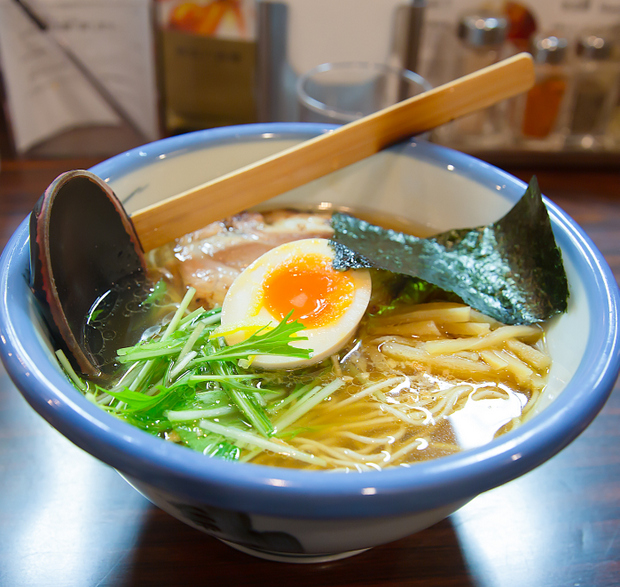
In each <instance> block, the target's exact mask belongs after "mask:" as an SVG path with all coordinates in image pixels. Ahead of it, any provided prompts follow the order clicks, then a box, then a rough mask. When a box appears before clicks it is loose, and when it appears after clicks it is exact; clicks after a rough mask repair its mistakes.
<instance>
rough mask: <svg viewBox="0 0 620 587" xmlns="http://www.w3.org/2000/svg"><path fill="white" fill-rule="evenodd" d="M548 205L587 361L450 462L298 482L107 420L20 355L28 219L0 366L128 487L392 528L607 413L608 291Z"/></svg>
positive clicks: (459, 164)
mask: <svg viewBox="0 0 620 587" xmlns="http://www.w3.org/2000/svg"><path fill="white" fill-rule="evenodd" d="M333 128H335V127H334V126H331V125H322V124H311V123H268V124H252V125H243V126H238V127H224V128H217V129H209V130H205V131H198V132H195V133H189V134H188V135H181V136H177V137H171V138H167V139H163V140H160V141H156V142H154V143H150V144H149V145H145V146H142V147H138V148H136V149H132V150H131V151H128V152H127V153H123V154H120V155H117V156H115V157H113V158H111V159H109V160H107V161H105V162H103V163H100V164H99V165H96V166H94V167H93V168H92V171H93V172H95V173H97V174H98V175H100V176H101V177H104V178H105V179H106V180H109V179H110V177H112V176H113V175H115V174H117V175H119V176H120V175H124V174H125V173H128V172H129V171H131V170H133V169H135V168H137V167H139V166H141V165H142V164H144V163H145V162H150V161H151V160H153V161H154V160H155V159H156V158H158V157H159V155H161V153H167V154H168V155H169V156H173V155H179V154H181V153H183V152H185V151H187V150H193V149H196V148H205V147H208V146H209V145H215V144H217V145H219V144H222V142H235V141H237V140H239V139H244V140H264V139H265V138H274V139H282V138H300V139H301V138H309V137H310V136H314V135H316V134H318V133H321V132H326V131H329V130H332V129H333ZM394 149H398V153H399V154H400V153H405V154H407V155H409V156H412V157H416V158H419V159H422V160H424V161H428V162H430V163H432V164H436V165H438V166H442V165H454V166H455V167H456V169H457V170H458V173H460V174H461V175H464V176H466V177H469V178H471V179H473V180H475V181H477V182H479V183H482V184H483V185H487V186H493V187H495V186H498V185H502V186H506V190H505V195H506V197H508V198H510V199H511V200H515V201H516V197H515V195H516V194H519V195H521V194H522V193H523V192H524V191H525V188H526V184H525V183H524V182H522V181H521V180H518V179H517V178H514V177H513V176H511V175H509V174H508V173H506V172H504V171H502V170H500V169H497V168H496V167H494V166H492V165H490V164H488V163H485V162H482V161H479V160H477V159H475V158H473V157H471V156H469V155H466V154H463V153H460V152H457V151H453V150H451V149H449V148H446V147H441V146H439V145H435V144H431V143H427V142H425V141H422V140H417V139H413V140H410V141H407V142H406V143H404V144H401V145H398V146H396V147H394ZM113 172H114V173H113ZM545 203H546V205H547V207H548V209H549V214H550V217H551V220H552V225H553V227H554V232H555V233H556V239H557V241H558V244H559V245H560V246H561V247H562V249H563V250H564V251H568V252H570V253H571V256H570V259H571V261H572V262H573V264H574V265H575V268H576V271H577V273H579V274H580V275H584V276H585V277H586V278H584V279H583V286H584V288H585V292H586V295H587V298H588V300H589V301H590V303H589V311H590V317H591V319H590V334H589V337H588V341H587V344H586V348H585V352H584V356H583V358H582V360H581V362H580V364H579V366H578V368H577V371H576V372H575V374H574V376H573V378H572V380H571V382H570V383H569V384H568V385H567V387H566V388H565V389H564V390H563V391H562V393H560V394H559V395H558V396H557V397H556V398H555V399H554V401H553V402H552V403H551V404H550V405H548V406H547V407H546V408H545V409H544V413H545V414H546V417H545V418H541V417H534V418H532V419H531V420H529V421H528V422H526V423H524V424H523V425H521V426H520V427H518V428H517V429H516V430H514V431H511V432H509V433H507V434H505V435H502V436H500V437H499V438H496V439H494V440H493V441H492V442H490V443H488V444H486V445H484V446H481V447H477V448H473V449H469V450H466V451H463V452H461V453H457V454H455V455H451V456H447V457H442V458H439V459H434V460H430V461H425V462H421V463H417V464H415V465H413V466H411V467H407V468H405V467H399V468H392V469H386V470H384V471H381V472H372V471H369V472H364V473H363V474H357V473H355V474H338V473H334V474H327V473H323V472H312V471H299V470H292V469H283V468H275V467H268V466H263V465H252V464H246V463H230V462H227V461H223V460H218V459H205V457H204V456H203V455H201V454H199V453H195V452H193V451H190V450H188V449H186V448H184V447H180V446H177V445H174V444H172V443H168V442H162V441H161V439H158V438H156V437H153V436H151V435H149V434H147V433H145V432H143V431H141V430H138V429H136V428H134V427H132V426H131V425H129V424H127V423H125V422H123V421H120V420H118V419H116V418H114V417H113V416H111V415H109V414H107V413H106V412H104V411H103V410H101V409H100V408H98V407H97V406H95V405H93V404H92V403H91V402H89V401H88V400H87V399H86V398H85V397H84V396H82V395H81V394H80V393H79V392H78V391H77V390H76V389H75V388H74V387H73V386H72V385H71V384H70V383H69V382H68V380H66V378H64V376H63V375H62V374H60V373H59V372H56V370H55V369H54V368H52V367H51V366H49V365H48V366H47V368H46V365H45V363H46V361H47V355H46V351H47V347H46V345H45V343H44V341H40V340H39V343H40V344H37V345H34V348H29V350H28V352H27V351H26V344H27V341H28V340H30V339H32V338H33V337H34V340H37V338H38V337H37V335H36V329H35V327H34V325H33V324H32V321H31V319H30V318H31V317H30V315H29V313H28V302H27V301H26V302H25V301H24V299H25V298H27V296H24V286H25V284H24V280H26V281H27V275H26V274H27V272H28V259H29V239H28V218H26V219H25V220H24V221H23V222H22V224H21V225H20V227H19V228H18V229H17V230H16V232H15V233H14V234H13V236H12V237H11V239H10V241H9V243H8V244H7V246H6V247H5V249H4V251H3V253H2V257H1V258H0V334H1V336H0V355H1V358H2V360H3V362H4V364H5V367H6V369H7V372H8V373H9V375H10V377H11V378H12V379H13V381H14V383H15V384H16V386H17V387H18V388H19V390H20V391H21V393H22V394H23V395H24V397H25V398H26V400H27V401H28V402H29V403H30V404H31V405H32V407H33V408H34V409H35V410H36V411H37V412H38V413H39V414H40V415H41V416H43V418H45V419H46V420H47V421H48V422H49V423H50V424H51V425H52V426H54V427H55V428H56V429H57V430H58V431H60V432H61V433H62V434H63V435H65V436H66V437H67V438H68V439H69V440H71V441H72V442H73V443H75V444H76V445H77V446H79V447H80V448H83V449H84V450H86V451H87V452H89V453H91V454H92V455H93V456H95V457H96V458H98V459H100V460H101V461H103V462H105V463H107V464H108V465H111V466H112V467H114V468H116V469H118V470H119V472H121V473H122V474H123V475H124V476H127V477H128V478H129V480H130V481H131V480H132V479H135V480H137V481H139V482H140V483H145V484H148V485H152V486H154V487H156V488H157V489H158V490H159V491H163V492H164V493H168V494H170V495H173V496H177V499H180V500H187V501H193V502H195V503H203V504H206V505H211V506H216V507H218V508H224V509H229V510H235V511H246V512H252V513H255V514H261V515H272V516H279V517H287V518H314V519H327V518H330V519H334V518H337V519H347V518H349V519H350V518H365V517H378V516H396V515H402V514H403V513H405V512H409V513H413V512H417V511H422V510H429V509H434V508H439V507H442V506H445V505H446V504H450V503H457V502H460V501H464V500H468V499H470V498H472V497H474V496H475V495H477V494H479V493H481V492H483V491H486V490H488V489H491V488H493V487H496V486H498V485H501V484H503V483H505V482H507V481H510V480H511V479H514V478H516V477H518V476H520V475H521V474H523V473H525V472H527V471H529V470H531V469H533V468H534V467H536V466H538V465H540V464H541V463H543V462H544V461H546V460H547V459H549V458H550V457H552V456H553V455H554V454H556V453H557V452H559V451H560V450H561V449H562V448H564V447H565V446H566V445H567V444H569V443H570V442H571V441H572V440H574V439H575V438H576V437H577V436H578V435H579V434H580V433H581V432H582V431H583V430H584V429H585V427H586V426H587V425H588V424H589V423H590V422H591V421H592V419H593V418H594V417H595V416H596V414H597V413H598V412H599V411H600V410H601V408H602V407H603V405H604V403H605V401H606V400H607V398H608V396H609V394H610V393H611V390H612V388H613V385H614V382H615V380H616V377H617V374H618V371H619V370H620V350H619V349H620V340H619V334H618V316H619V307H620V293H619V291H618V285H617V283H616V280H615V278H614V276H613V274H612V272H611V269H610V268H609V266H608V264H607V262H606V261H605V259H604V258H603V256H602V254H601V253H600V252H599V251H598V249H597V248H596V246H595V245H594V244H593V242H592V241H591V239H590V238H589V237H588V236H587V235H586V234H585V232H584V231H583V230H582V229H581V228H580V227H579V226H578V225H577V224H576V223H575V222H574V221H573V220H572V219H571V218H570V217H569V216H568V214H566V213H565V212H564V211H563V210H561V209H560V208H559V207H558V206H556V205H555V204H554V203H553V202H551V201H549V200H548V199H546V198H545ZM565 254H566V253H565ZM20 280H21V281H20ZM26 287H27V286H26ZM28 322H30V323H28ZM30 346H32V345H30ZM47 362H48V363H49V361H47ZM567 391H568V393H566V392H567ZM300 504H303V507H300Z"/></svg>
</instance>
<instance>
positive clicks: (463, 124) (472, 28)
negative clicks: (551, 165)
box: [437, 12, 509, 149]
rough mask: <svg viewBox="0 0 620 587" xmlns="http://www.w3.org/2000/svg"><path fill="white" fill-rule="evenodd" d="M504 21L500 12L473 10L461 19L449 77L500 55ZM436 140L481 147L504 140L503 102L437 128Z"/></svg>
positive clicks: (505, 29)
mask: <svg viewBox="0 0 620 587" xmlns="http://www.w3.org/2000/svg"><path fill="white" fill-rule="evenodd" d="M507 32H508V21H507V20H506V18H505V17H503V16H501V15H496V14H493V13H490V12H477V13H473V14H468V15H465V16H463V17H462V18H461V20H460V21H459V24H458V28H457V36H458V39H459V45H460V48H459V53H458V55H457V58H456V71H455V72H454V76H453V77H455V78H456V77H460V76H463V75H467V74H469V73H472V72H474V71H477V70H478V69H481V68H483V67H486V66H488V65H492V64H493V63H496V62H497V61H499V60H500V59H501V58H502V57H503V56H504V55H503V50H504V42H505V40H506V35H507ZM437 134H438V140H439V141H440V142H445V143H456V144H458V145H463V146H465V147H466V148H467V147H471V148H474V149H477V148H479V149H485V148H493V147H496V146H499V145H500V144H502V143H504V142H506V140H507V138H508V136H509V128H508V125H507V123H506V116H505V109H504V106H503V105H499V106H491V107H489V108H485V109H484V110H481V111H480V112H475V113H473V114H470V115H468V116H464V117H462V118H459V119H458V120H456V121H454V122H453V123H451V124H449V125H445V126H444V127H443V128H441V129H438V133H437Z"/></svg>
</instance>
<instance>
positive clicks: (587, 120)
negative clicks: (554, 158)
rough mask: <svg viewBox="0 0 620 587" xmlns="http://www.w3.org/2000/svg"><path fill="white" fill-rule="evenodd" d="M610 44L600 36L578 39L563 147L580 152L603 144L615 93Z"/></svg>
mask: <svg viewBox="0 0 620 587" xmlns="http://www.w3.org/2000/svg"><path fill="white" fill-rule="evenodd" d="M611 54H612V42H611V41H610V40H609V39H607V38H605V37H603V36H600V35H597V34H591V35H585V36H583V37H581V38H580V39H579V40H578V42H577V59H576V63H575V70H574V85H573V92H572V97H571V115H570V120H569V132H570V134H569V136H568V138H567V146H569V147H577V148H584V149H591V148H601V147H604V146H605V145H606V142H607V141H608V140H609V137H606V131H607V127H608V124H609V121H610V118H611V113H612V109H613V106H614V103H615V99H616V94H617V91H618V75H619V72H620V69H619V66H618V62H617V61H615V60H613V59H612V58H611Z"/></svg>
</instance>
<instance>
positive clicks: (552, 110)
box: [518, 35, 570, 149]
mask: <svg viewBox="0 0 620 587" xmlns="http://www.w3.org/2000/svg"><path fill="white" fill-rule="evenodd" d="M531 53H532V56H533V58H534V64H535V65H534V67H535V72H536V81H535V83H534V87H533V88H532V89H531V90H530V91H529V92H528V93H527V94H526V95H525V96H524V97H522V98H521V99H520V100H519V101H518V103H519V106H520V108H519V110H520V117H518V130H519V134H520V143H521V144H522V145H524V146H526V147H529V148H533V149H561V148H562V147H563V144H564V141H565V138H566V97H567V96H568V88H569V79H570V72H569V68H568V41H567V39H565V38H564V37H562V36H555V35H548V36H538V37H535V38H534V39H533V41H532V46H531Z"/></svg>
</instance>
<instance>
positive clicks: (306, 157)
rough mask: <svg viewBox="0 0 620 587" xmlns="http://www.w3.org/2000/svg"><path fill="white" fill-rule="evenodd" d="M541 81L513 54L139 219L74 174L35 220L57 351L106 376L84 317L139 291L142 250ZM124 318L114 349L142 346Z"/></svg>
mask: <svg viewBox="0 0 620 587" xmlns="http://www.w3.org/2000/svg"><path fill="white" fill-rule="evenodd" d="M533 83H534V68H533V63H532V58H531V56H530V55H529V54H527V53H521V54H519V55H515V56H514V57H511V58H509V59H506V60H504V61H501V62H499V63H497V64H495V65H492V66H490V67H486V68H484V69H481V70H479V71H477V72H475V73H473V74H470V75H467V76H464V77H462V78H459V79H457V80H455V81H452V82H450V83H447V84H445V85H442V86H439V87H437V88H435V89H433V90H429V91H427V92H424V93H423V94H420V95H418V96H415V97H413V98H409V99H407V100H404V101H402V102H399V103H398V104H395V105H393V106H390V107H388V108H385V109H383V110H380V111H378V112H376V113H374V114H371V115H369V116H366V117H364V118H361V119H359V120H356V121H354V122H351V123H349V124H346V125H344V126H341V127H339V128H338V129H336V130H334V131H331V132H328V133H324V134H322V135H320V136H317V137H315V138H313V139H310V140H308V141H305V142H303V143H300V144H299V145H296V146H293V147H291V148H289V149H286V150H284V151H282V152H280V153H277V154H275V155H272V156H270V157H267V158H265V159H262V160H261V161H259V162H257V163H254V164H251V165H248V166H246V167H243V168H241V169H239V170H237V171H234V172H232V173H229V174H226V175H224V176H221V177H219V178H217V179H215V180H213V181H210V182H208V183H205V184H203V185H200V186H198V187H196V188H193V189H191V190H188V191H186V192H183V193H181V194H179V195H177V196H174V197H172V198H168V199H167V200H164V201H162V202H160V203H158V204H155V205H153V206H149V207H147V208H144V209H143V210H140V211H138V212H136V213H134V214H133V215H132V217H131V219H130V218H129V217H128V215H127V213H126V212H125V210H124V209H123V206H122V204H121V203H120V202H119V200H118V199H117V198H116V196H115V195H114V193H113V192H112V190H111V188H110V187H109V186H108V185H107V184H106V183H105V182H104V181H103V180H101V179H100V178H98V177H97V176H95V175H94V174H92V173H90V172H88V171H84V170H74V171H69V172H67V173H65V174H63V175H61V176H59V177H58V178H56V180H54V182H52V184H51V185H50V186H49V187H48V189H47V190H46V191H45V193H44V194H43V196H42V197H41V199H40V200H39V202H38V203H37V205H36V207H35V209H34V211H33V213H32V215H31V220H30V246H31V287H32V290H33V292H34V294H35V296H36V297H37V299H38V300H39V301H40V302H41V304H40V305H41V307H42V310H43V314H44V316H45V318H46V321H47V322H48V324H49V327H50V329H51V330H52V334H53V335H54V338H55V339H56V342H57V344H59V346H60V347H61V348H63V349H64V350H65V351H66V352H68V354H69V356H70V357H72V358H73V363H74V364H75V366H76V367H77V368H78V369H79V370H80V371H82V373H83V374H84V375H86V376H97V375H101V374H102V372H103V373H104V374H105V371H106V369H105V365H104V364H103V363H104V362H102V361H101V359H100V358H98V356H97V353H96V349H95V351H93V348H92V344H90V343H88V342H87V340H86V335H85V330H84V323H85V317H87V316H89V314H90V313H91V310H92V308H93V304H95V302H96V301H97V300H98V299H100V298H101V296H103V295H104V294H106V295H111V294H108V293H107V292H110V291H114V292H115V294H114V295H116V294H118V292H119V289H120V291H126V292H130V293H132V292H135V290H136V288H138V289H140V288H139V285H140V283H142V282H143V281H144V280H145V275H146V272H145V260H144V253H143V251H148V250H151V249H153V248H156V247H158V246H160V245H163V244H165V243H168V242H171V241H172V240H174V239H175V238H177V237H180V236H182V235H184V234H187V233H189V232H192V231H194V230H197V229H199V228H201V227H203V226H206V225H207V224H209V223H211V222H214V221H216V220H220V219H222V218H225V217H227V216H230V215H232V214H235V213H238V212H240V211H242V210H245V209H247V208H250V207H252V206H254V205H257V204H259V203H260V202H264V201H265V200H268V199H269V198H271V197H274V196H276V195H278V194H281V193H284V192H286V191H288V190H291V189H293V188H296V187H298V186H301V185H304V184H306V183H308V182H310V181H312V180H314V179H317V178H319V177H322V176H324V175H327V174H328V173H331V172H332V171H336V170H337V169H341V168H343V167H345V166H347V165H350V164H352V163H355V162H356V161H360V160H361V159H364V158H366V157H369V156H370V155H372V154H374V153H377V152H379V151H381V150H382V149H384V148H386V147H388V146H390V145H392V144H394V143H396V142H398V141H401V140H404V139H406V138H408V137H411V136H413V135H416V134H420V133H423V132H426V131H428V130H431V129H433V128H435V127H437V126H440V125H441V124H445V123H447V122H449V121H451V120H453V119H454V118H457V117H459V116H463V115H466V114H469V113H471V112H474V111H476V110H479V109H482V108H485V107H487V106H490V105H492V104H495V103H496V102H499V101H500V100H503V99H506V98H510V97H512V96H515V95H517V94H519V93H521V92H524V91H526V90H528V89H529V88H530V87H532V85H533ZM206 202H208V205H204V204H205V203H206ZM119 284H120V285H119ZM113 285H115V286H116V288H115V289H114V288H113V287H112V286H113ZM138 305H139V304H138ZM97 311H99V310H97ZM123 320H125V322H124V323H121V324H119V325H118V326H117V328H115V333H116V337H115V338H114V340H113V341H108V345H107V348H108V349H111V350H112V351H114V350H115V349H117V348H121V347H122V346H125V345H127V344H134V342H135V341H132V340H129V339H130V338H131V327H130V324H129V319H125V318H122V317H121V322H123Z"/></svg>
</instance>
